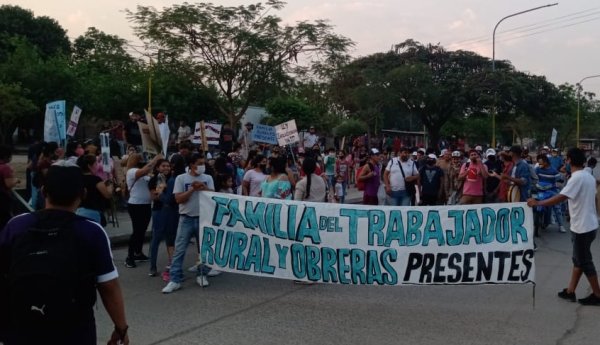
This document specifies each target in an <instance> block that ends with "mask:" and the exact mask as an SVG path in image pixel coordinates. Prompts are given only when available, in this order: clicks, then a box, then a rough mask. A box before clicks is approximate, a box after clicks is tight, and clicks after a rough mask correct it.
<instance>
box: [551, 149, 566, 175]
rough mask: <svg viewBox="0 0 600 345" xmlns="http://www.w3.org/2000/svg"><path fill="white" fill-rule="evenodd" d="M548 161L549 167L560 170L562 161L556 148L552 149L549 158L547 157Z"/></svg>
mask: <svg viewBox="0 0 600 345" xmlns="http://www.w3.org/2000/svg"><path fill="white" fill-rule="evenodd" d="M548 160H549V161H550V166H551V167H552V168H554V169H556V170H558V171H560V168H561V167H562V166H563V165H564V162H563V159H562V157H561V156H560V154H559V152H558V149H557V148H553V149H552V152H551V155H550V157H548Z"/></svg>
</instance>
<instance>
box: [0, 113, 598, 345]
mask: <svg viewBox="0 0 600 345" xmlns="http://www.w3.org/2000/svg"><path fill="white" fill-rule="evenodd" d="M130 120H131V121H130V122H131V123H134V122H135V121H138V120H139V117H138V116H137V115H135V114H130ZM124 127H128V126H127V125H126V126H124ZM186 127H187V126H185V124H184V123H183V122H182V123H180V130H179V131H178V132H177V151H176V152H173V153H171V154H169V155H168V157H164V156H163V155H162V154H158V155H156V156H154V157H152V158H148V157H147V155H145V154H144V153H143V152H142V151H141V142H138V141H137V139H136V137H135V135H133V136H132V135H131V133H129V134H125V135H124V136H123V137H121V138H119V139H122V140H123V141H124V143H119V147H121V146H123V149H121V148H119V149H118V154H116V155H115V156H114V157H113V158H110V159H109V160H107V159H106V157H103V156H102V155H101V150H99V149H98V146H96V145H95V144H94V143H79V142H76V141H71V142H69V143H68V144H67V145H66V147H65V148H64V149H63V148H61V147H59V146H58V145H57V144H56V143H36V144H35V145H33V146H32V147H31V149H30V151H29V155H28V157H29V161H28V166H27V177H28V178H27V182H26V184H27V188H28V190H29V195H30V204H31V206H32V207H33V209H35V210H46V209H49V208H50V209H52V208H54V209H56V208H58V209H62V210H63V211H64V210H65V209H69V210H70V209H71V208H72V210H73V212H74V213H75V214H77V215H79V216H81V218H80V219H88V220H89V221H92V222H93V224H99V226H106V225H107V221H108V219H110V218H114V214H111V213H110V212H107V210H113V211H114V209H115V208H118V207H125V208H126V209H127V212H128V214H129V217H130V218H131V224H132V233H131V236H130V239H129V243H128V254H127V257H126V259H125V261H124V264H125V266H126V267H127V268H136V267H137V266H138V263H139V262H142V261H150V265H149V272H148V275H149V276H150V277H157V276H160V277H162V279H163V280H164V281H165V282H166V285H165V286H164V288H163V289H162V292H163V293H165V294H168V293H172V292H175V291H177V290H179V289H180V288H181V286H182V281H183V271H184V267H183V264H184V257H185V254H186V251H187V249H188V247H189V243H190V241H191V240H192V239H194V238H195V239H196V241H195V242H196V247H195V250H196V251H199V247H198V239H197V237H198V227H199V219H198V217H199V207H200V205H199V204H198V203H199V198H198V195H197V193H199V192H202V191H215V192H220V193H231V194H240V195H245V196H250V197H261V198H274V199H282V200H291V199H294V200H302V201H314V202H331V203H344V202H346V197H347V194H348V190H349V188H357V189H358V190H359V191H362V194H363V198H362V203H363V204H365V205H384V204H385V205H390V206H415V207H418V206H421V205H422V206H433V205H466V204H482V203H501V202H518V201H520V202H524V201H528V204H529V205H530V206H532V207H534V209H536V212H541V213H543V215H542V217H541V218H540V219H541V224H536V236H539V232H538V231H537V225H539V226H540V227H541V228H542V229H544V228H546V227H548V226H549V225H550V224H551V223H554V224H556V229H557V231H559V232H561V233H564V232H566V228H565V225H564V222H565V217H568V216H569V215H571V216H572V217H571V232H572V233H573V234H574V235H573V236H574V237H573V241H574V256H573V263H574V269H573V275H572V279H571V282H570V284H569V286H568V287H567V288H566V289H564V290H563V291H561V292H560V293H559V296H560V297H561V298H565V299H569V300H574V299H575V297H574V290H575V287H576V285H577V282H578V281H579V277H581V275H583V274H585V275H586V277H587V278H588V280H589V281H590V284H591V286H592V288H593V291H594V292H593V294H592V295H591V296H589V297H588V298H587V299H583V302H582V300H580V302H582V303H584V304H600V290H599V289H598V286H597V278H596V272H595V268H594V265H593V262H592V260H591V253H590V244H591V241H593V239H594V236H595V232H596V229H597V227H598V218H597V213H596V203H595V202H594V203H593V204H594V206H593V217H594V218H593V219H592V216H591V215H590V214H591V211H589V210H585V211H582V207H581V206H580V205H579V204H581V203H583V201H580V200H579V199H580V198H581V197H580V195H581V192H580V191H579V190H580V189H581V188H589V189H590V190H589V191H587V192H586V193H587V194H586V197H587V198H588V199H590V198H591V199H594V198H595V196H594V195H595V193H592V192H595V188H596V186H597V184H598V180H597V179H594V178H593V177H592V172H593V168H594V167H595V164H596V161H595V159H594V158H593V157H592V158H590V159H589V160H587V161H586V157H585V155H584V154H583V151H581V150H578V149H572V150H570V151H569V152H568V153H567V157H566V159H563V158H562V156H561V153H560V152H559V150H558V149H556V148H553V149H550V148H549V147H543V148H541V149H540V150H539V152H537V154H535V155H533V154H531V153H530V152H528V151H527V150H523V149H522V148H521V147H519V146H512V147H505V148H503V149H502V150H496V149H493V148H488V149H487V150H484V149H483V148H482V147H481V146H476V147H475V148H473V149H470V150H468V151H466V152H464V151H463V150H459V149H456V148H454V147H450V146H449V147H447V148H444V149H441V150H440V151H436V150H435V149H433V148H429V149H423V148H411V147H407V146H400V147H397V148H395V149H393V150H390V149H387V150H382V148H381V147H379V148H377V147H369V146H368V145H366V144H367V143H365V142H363V141H362V140H354V141H352V142H351V143H352V144H351V145H349V147H347V148H344V147H329V148H325V147H323V141H322V140H321V138H319V136H318V135H317V134H316V131H315V128H314V127H311V128H310V129H309V131H308V132H307V133H306V134H305V135H304V138H303V141H302V142H301V143H300V144H299V145H298V147H296V148H295V149H291V148H290V147H279V146H277V145H263V144H260V143H256V142H253V140H252V135H251V132H252V130H253V125H252V123H246V125H245V126H244V129H243V130H242V131H241V133H240V135H239V136H238V139H237V140H234V138H235V136H234V132H233V131H232V130H231V129H230V128H229V127H227V128H224V129H225V130H224V137H223V138H222V139H223V142H222V143H221V144H220V145H219V147H218V148H217V149H216V150H211V151H203V150H202V147H201V146H198V145H194V144H193V143H192V142H191V141H190V140H189V138H190V135H191V130H190V128H189V127H187V128H186ZM129 132H132V131H131V130H129ZM133 132H135V131H133ZM134 134H135V133H134ZM132 138H133V139H132ZM119 141H121V140H119ZM122 144H123V145H122ZM10 158H11V150H10V148H8V147H0V177H2V182H3V184H2V185H1V187H2V190H0V196H1V197H2V200H1V202H2V204H3V205H8V206H10V203H11V200H10V197H9V195H10V193H9V191H10V190H11V189H12V188H14V187H15V186H16V185H17V184H19V183H20V181H19V180H18V179H17V178H15V176H14V173H13V171H12V169H11V168H10V166H9V163H10ZM57 167H62V168H64V169H67V168H69V169H71V170H60V169H58V168H57ZM584 168H585V169H584ZM72 169H76V171H77V172H78V174H80V175H81V177H79V176H77V177H72V178H73V179H74V180H76V181H80V182H78V183H80V184H81V189H82V190H85V192H83V193H79V192H80V191H79V190H73V191H71V192H72V193H71V194H73V195H72V196H71V197H70V198H67V199H68V200H63V199H64V198H65V197H64V196H63V195H61V194H60V186H56V185H52V186H51V185H50V184H56V183H58V182H57V181H59V180H60V179H58V178H57V177H56V176H55V175H56V174H57V173H59V172H60V171H63V172H65V173H67V172H68V174H71V175H73V174H76V173H74V170H72ZM586 170H587V172H586ZM119 171H121V173H119ZM582 173H585V174H587V175H589V177H587V176H586V177H585V178H584V177H582ZM572 181H573V182H572ZM582 181H583V182H582ZM590 181H592V182H590ZM70 182H71V181H69V183H70ZM582 186H583V187H582ZM561 189H562V192H561ZM69 190H70V189H69ZM538 190H543V191H552V192H553V193H552V194H551V196H552V197H551V198H548V199H547V200H541V199H540V198H537V199H536V198H535V196H536V194H537V193H538ZM52 191H54V193H55V195H53V192H52ZM590 193H591V194H590ZM588 194H589V195H588ZM61 198H62V199H61ZM75 199H76V200H75ZM567 199H568V200H569V208H568V212H566V211H567V209H566V207H564V204H565V201H566V200H567ZM586 200H587V199H586ZM594 200H595V199H594ZM588 201H589V200H588ZM578 203H579V204H578ZM588 204H589V202H588ZM0 206H1V207H0V221H1V222H2V223H1V224H0V226H1V228H4V226H5V225H6V224H7V223H9V219H10V218H11V214H10V211H9V210H10V207H3V206H2V205H0ZM586 207H587V208H590V207H592V206H590V205H587V206H586ZM581 212H583V213H581ZM54 213H56V212H54ZM59 213H60V212H59ZM54 215H55V216H56V214H54ZM574 215H577V216H576V217H574ZM16 218H18V217H16ZM582 219H583V220H582ZM34 221H35V219H32V220H28V222H30V223H31V222H34ZM11 224H12V223H9V225H8V226H7V228H10V227H11ZM150 224H152V225H151V230H152V240H151V242H150V245H149V248H148V251H147V252H148V253H149V256H147V255H146V254H144V249H143V247H144V239H145V235H146V232H147V230H148V227H149V226H150ZM12 226H13V227H14V226H15V225H14V224H13V225H12ZM86 226H87V225H86ZM87 227H88V228H89V227H90V226H87ZM19 231H21V230H19ZM90 231H92V230H90ZM93 231H96V230H93ZM583 234H586V235H583ZM3 235H4V236H7V235H6V233H5V234H3ZM4 239H5V240H6V237H5V238H4ZM162 242H165V244H166V259H167V260H166V262H167V264H166V267H165V269H164V270H159V268H158V256H159V247H160V244H161V243H162ZM99 250H102V251H104V250H106V248H101V249H99ZM188 270H191V271H193V272H196V283H197V284H198V285H200V286H202V287H205V286H208V285H209V281H208V278H209V277H211V276H215V275H219V274H220V272H218V271H216V270H213V269H211V268H210V267H207V266H204V265H202V264H200V263H196V264H195V265H194V266H192V267H190V268H189V269H188ZM114 272H116V270H115V269H114V267H112V266H111V267H108V266H107V264H106V260H104V261H103V262H102V274H101V276H102V279H103V281H110V280H111V279H108V278H115V277H116V276H115V274H114ZM107 275H110V277H108V276H107ZM107 277H108V278H107ZM104 279H108V280H104ZM111 286H112V285H111ZM111 288H112V289H114V288H115V287H114V286H112V287H111ZM112 293H119V294H120V292H115V291H112ZM103 298H104V296H103ZM111 298H113V299H114V298H115V297H114V296H113V297H107V299H111ZM117 300H118V298H117ZM117 302H118V301H117ZM119 303H122V302H119ZM114 313H115V317H116V318H117V319H119V320H118V323H119V324H118V325H116V326H117V327H118V330H119V332H117V335H116V336H117V337H118V336H119V335H123V334H126V329H127V326H126V325H124V320H123V319H124V316H122V315H120V313H121V311H120V310H116V311H115V312H114ZM124 332H125V333H124ZM121 338H123V336H122V337H121Z"/></svg>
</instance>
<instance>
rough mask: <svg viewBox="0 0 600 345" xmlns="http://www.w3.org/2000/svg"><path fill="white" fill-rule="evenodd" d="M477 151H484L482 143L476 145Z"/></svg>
mask: <svg viewBox="0 0 600 345" xmlns="http://www.w3.org/2000/svg"><path fill="white" fill-rule="evenodd" d="M475 151H483V148H482V147H481V146H480V145H477V146H475Z"/></svg>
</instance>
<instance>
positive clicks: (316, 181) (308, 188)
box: [294, 157, 327, 202]
mask: <svg viewBox="0 0 600 345" xmlns="http://www.w3.org/2000/svg"><path fill="white" fill-rule="evenodd" d="M316 168H317V162H316V161H315V159H314V158H312V157H307V158H305V159H304V161H303V162H302V170H303V171H304V174H305V176H304V177H303V178H302V179H301V180H300V181H298V183H296V190H295V192H294V200H298V201H317V202H324V201H325V196H326V195H327V186H326V184H325V180H323V178H322V177H321V176H319V175H317V174H315V170H316Z"/></svg>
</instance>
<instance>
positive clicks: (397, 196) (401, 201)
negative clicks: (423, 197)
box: [389, 190, 410, 206]
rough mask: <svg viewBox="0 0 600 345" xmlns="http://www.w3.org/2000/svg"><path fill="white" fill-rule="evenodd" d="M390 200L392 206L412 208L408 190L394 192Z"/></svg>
mask: <svg viewBox="0 0 600 345" xmlns="http://www.w3.org/2000/svg"><path fill="white" fill-rule="evenodd" d="M389 200H390V203H391V206H410V195H408V193H407V192H406V190H396V191H394V190H393V191H392V195H390V197H389Z"/></svg>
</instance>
